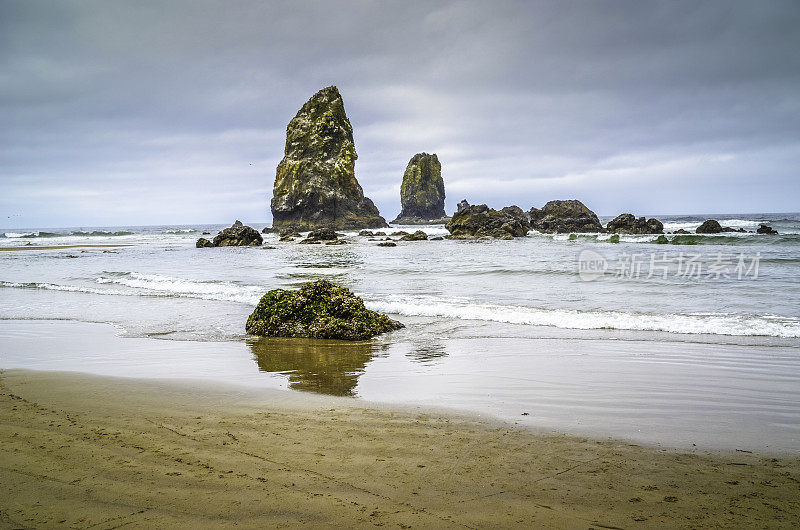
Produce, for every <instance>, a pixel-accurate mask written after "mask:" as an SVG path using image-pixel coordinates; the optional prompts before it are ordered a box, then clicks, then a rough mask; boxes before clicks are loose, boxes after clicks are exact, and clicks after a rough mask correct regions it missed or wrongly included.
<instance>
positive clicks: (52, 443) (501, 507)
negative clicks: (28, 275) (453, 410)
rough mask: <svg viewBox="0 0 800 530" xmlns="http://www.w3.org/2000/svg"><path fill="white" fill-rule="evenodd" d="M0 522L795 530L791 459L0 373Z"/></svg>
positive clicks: (173, 385)
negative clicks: (0, 452) (755, 529)
mask: <svg viewBox="0 0 800 530" xmlns="http://www.w3.org/2000/svg"><path fill="white" fill-rule="evenodd" d="M0 385H1V386H2V391H1V392H0V401H2V406H0V414H2V422H0V440H2V445H3V447H4V448H5V451H4V452H5V456H4V462H3V465H2V466H0V476H2V480H1V481H0V482H1V483H2V490H3V492H2V495H1V496H0V498H2V499H4V500H3V501H2V506H0V523H2V524H3V525H4V526H32V527H47V526H53V525H55V524H58V523H62V524H67V525H70V526H83V527H85V526H91V525H98V527H101V528H110V527H114V526H117V525H120V524H129V525H131V526H133V527H145V526H150V527H152V526H168V525H169V526H175V525H178V526H189V525H194V526H198V525H199V526H202V527H226V526H233V525H237V526H240V527H256V526H262V527H263V526H264V525H269V526H281V525H292V526H310V527H321V526H350V527H354V526H355V527H362V526H373V525H376V524H382V525H388V526H397V525H400V526H405V527H408V526H415V527H438V528H448V527H467V528H476V527H486V526H528V527H531V526H537V527H549V526H552V527H568V528H572V527H581V528H587V527H588V528H591V527H606V528H609V527H612V528H613V527H619V528H629V527H635V528H656V527H672V528H680V527H693V528H700V527H715V528H719V527H731V528H734V527H742V526H763V527H771V528H782V527H783V528H791V527H796V525H797V524H798V522H800V502H798V501H797V489H798V483H800V482H799V481H800V458H798V457H797V456H796V455H795V456H791V455H787V456H781V457H774V456H765V455H759V454H754V453H749V452H715V453H708V454H685V453H681V452H678V451H673V450H662V449H657V448H646V447H641V446H637V445H634V444H630V443H625V442H619V441H609V440H601V439H591V438H584V437H576V436H567V435H560V434H541V433H534V432H531V431H529V430H523V429H514V428H513V427H509V426H502V425H498V424H497V423H496V422H487V421H483V420H481V419H479V418H477V417H469V416H466V415H457V414H447V415H445V414H443V413H441V412H439V411H423V410H411V409H406V410H400V409H396V408H392V407H374V406H371V405H365V404H364V403H363V402H361V401H357V400H353V399H347V398H337V397H326V396H316V395H308V394H300V393H297V392H285V391H279V390H254V389H244V388H234V387H233V386H226V385H213V384H205V383H198V382H187V381H183V382H176V381H154V380H135V379H121V378H110V377H99V376H90V375H85V374H78V373H59V372H38V371H26V370H3V371H2V372H0Z"/></svg>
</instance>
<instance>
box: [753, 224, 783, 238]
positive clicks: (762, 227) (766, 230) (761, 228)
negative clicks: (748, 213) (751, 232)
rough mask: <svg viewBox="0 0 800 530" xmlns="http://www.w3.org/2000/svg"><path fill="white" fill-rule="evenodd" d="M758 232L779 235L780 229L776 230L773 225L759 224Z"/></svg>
mask: <svg viewBox="0 0 800 530" xmlns="http://www.w3.org/2000/svg"><path fill="white" fill-rule="evenodd" d="M756 233H758V234H770V235H773V236H777V235H778V231H777V230H774V229H773V228H772V227H771V226H768V225H758V228H757V229H756Z"/></svg>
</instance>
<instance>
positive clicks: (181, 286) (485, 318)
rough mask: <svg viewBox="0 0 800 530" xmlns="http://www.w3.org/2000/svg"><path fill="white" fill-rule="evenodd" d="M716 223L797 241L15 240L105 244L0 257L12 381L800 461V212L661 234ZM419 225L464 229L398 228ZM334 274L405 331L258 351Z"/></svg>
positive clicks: (671, 219)
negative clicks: (309, 284) (139, 389)
mask: <svg viewBox="0 0 800 530" xmlns="http://www.w3.org/2000/svg"><path fill="white" fill-rule="evenodd" d="M708 218H715V219H718V220H719V221H720V222H721V224H722V225H723V226H730V227H732V228H737V229H738V228H743V229H745V230H751V231H752V230H755V229H756V228H757V227H758V226H759V224H762V223H763V224H768V225H770V226H771V227H772V228H774V229H775V230H777V231H778V232H779V235H761V234H754V233H738V232H727V233H723V234H718V235H694V234H692V235H681V236H676V235H672V234H666V237H667V239H668V241H669V242H668V243H667V244H658V243H656V238H657V236H655V235H622V236H621V237H620V241H619V243H612V242H610V241H609V235H607V234H578V235H575V236H570V235H569V234H555V235H553V234H539V233H536V232H531V233H530V234H529V235H528V236H527V237H524V238H518V239H516V240H512V241H500V240H491V241H489V240H479V241H449V240H444V241H420V242H398V246H397V247H394V248H383V247H378V246H377V242H376V241H369V240H368V238H366V237H360V236H358V235H357V233H356V232H344V233H345V234H346V239H347V240H348V242H349V243H350V244H348V245H341V246H326V245H299V244H297V242H279V241H278V237H277V236H276V235H274V234H266V235H265V236H264V239H265V241H264V245H263V246H262V247H260V248H207V249H196V248H195V247H194V242H195V241H196V239H197V238H198V237H200V236H201V235H202V234H203V233H204V232H210V233H211V235H212V236H213V235H214V234H216V233H217V231H219V230H220V229H222V228H224V226H223V225H180V226H178V225H166V226H126V227H76V228H30V229H13V230H12V229H5V230H4V229H0V233H2V236H0V246H1V247H35V246H67V247H69V246H72V245H98V246H94V247H84V248H78V247H76V248H63V249H51V250H39V251H32V250H28V251H6V252H0V301H2V303H1V304H0V319H2V320H1V321H0V347H2V350H0V368H35V369H56V370H72V371H86V372H90V373H99V374H104V375H115V376H136V377H170V378H188V379H210V380H217V381H224V382H234V383H241V384H246V385H256V386H268V387H276V388H286V389H293V390H300V391H312V392H320V393H327V394H335V395H345V396H352V397H354V398H360V399H364V400H369V401H377V402H388V403H395V404H406V405H415V406H416V405H425V406H430V405H433V406H442V407H447V408H453V409H458V410H464V411H469V412H473V413H478V414H482V415H486V416H489V417H493V418H497V419H499V420H502V421H506V422H513V423H517V424H518V425H521V426H524V427H531V428H537V429H545V430H559V431H563V432H572V433H580V434H591V435H597V434H600V435H607V436H614V437H623V438H628V439H632V440H636V441H640V442H644V443H663V444H666V445H670V446H681V447H683V446H691V444H697V445H700V446H709V447H720V446H724V447H733V448H739V447H750V448H756V449H761V450H763V449H765V448H767V449H774V450H800V281H798V273H800V214H794V213H793V214H746V215H745V214H734V215H711V216H708V215H702V216H663V217H659V219H661V220H662V221H663V222H664V229H665V232H673V231H676V230H678V229H681V228H682V229H685V230H689V231H691V232H693V231H694V229H695V228H696V227H697V226H698V225H699V224H700V223H701V222H702V221H703V220H705V219H708ZM607 220H608V218H605V219H601V221H602V222H603V223H604V224H605V222H606V221H607ZM252 226H253V227H255V228H257V229H259V230H260V229H261V228H262V227H263V226H264V225H263V224H257V223H255V224H252ZM420 228H421V229H422V230H424V231H425V232H426V233H427V234H428V235H429V236H437V235H445V234H446V233H447V231H446V230H445V229H444V228H443V227H442V226H425V227H401V226H398V227H393V228H392V229H391V230H387V232H390V231H393V230H400V229H404V230H407V231H414V230H417V229H420ZM102 245H119V246H102ZM323 278H324V279H328V280H332V281H335V282H338V283H341V284H343V285H345V286H347V287H349V288H350V289H352V290H353V291H354V292H355V293H356V294H358V295H359V296H361V297H363V298H364V300H365V302H366V305H367V307H369V308H371V309H374V310H377V311H381V312H384V313H388V314H389V315H390V316H392V318H395V319H398V320H400V321H402V322H404V323H405V324H406V328H405V329H403V330H400V331H397V332H394V333H390V334H386V335H382V336H380V337H377V338H376V339H374V340H372V341H367V342H365V343H357V344H355V345H352V344H351V345H342V344H340V343H335V342H334V343H331V342H330V341H286V340H282V339H272V340H264V339H262V340H256V339H254V338H253V337H247V336H246V334H245V332H244V322H245V320H246V319H247V316H248V315H249V314H250V312H251V311H252V310H253V308H254V306H255V304H256V303H257V302H258V300H259V299H260V297H261V296H262V295H263V294H264V293H265V292H267V291H268V290H270V289H274V288H278V287H281V288H293V287H296V286H298V285H299V284H301V283H303V282H306V281H313V280H317V279H323ZM109 325H110V326H109ZM112 326H113V327H112ZM67 338H69V340H67ZM88 338H91V340H90V339H88ZM126 341H127V342H126ZM78 344H79V345H80V348H79V347H77V346H76V345H78ZM98 345H104V346H103V349H101V350H98V351H93V348H94V349H95V350H97V348H98V347H99V346H98ZM134 345H135V346H134ZM121 352H127V353H124V354H123V353H121Z"/></svg>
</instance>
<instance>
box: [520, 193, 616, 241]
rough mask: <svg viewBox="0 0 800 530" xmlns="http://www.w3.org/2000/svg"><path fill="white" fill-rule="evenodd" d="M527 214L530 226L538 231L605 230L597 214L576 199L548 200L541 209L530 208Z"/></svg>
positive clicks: (560, 232) (563, 232)
mask: <svg viewBox="0 0 800 530" xmlns="http://www.w3.org/2000/svg"><path fill="white" fill-rule="evenodd" d="M528 216H529V217H530V220H531V228H533V229H534V230H538V231H539V232H545V233H559V234H566V233H569V232H578V233H580V232H583V233H585V232H605V229H604V228H603V225H601V224H600V219H598V218H597V214H595V213H594V212H593V211H591V210H590V209H589V208H587V207H586V206H585V205H584V204H583V203H582V202H581V201H578V200H568V201H550V202H548V203H547V204H545V205H544V206H543V207H542V209H541V210H540V209H539V208H531V209H530V211H529V212H528Z"/></svg>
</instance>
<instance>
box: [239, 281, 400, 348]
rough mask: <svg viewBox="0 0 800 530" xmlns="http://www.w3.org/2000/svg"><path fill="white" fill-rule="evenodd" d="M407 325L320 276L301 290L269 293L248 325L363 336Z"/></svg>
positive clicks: (277, 332) (262, 331) (270, 332)
mask: <svg viewBox="0 0 800 530" xmlns="http://www.w3.org/2000/svg"><path fill="white" fill-rule="evenodd" d="M402 327H404V326H403V324H401V323H400V322H397V321H396V320H392V319H390V318H389V317H387V316H386V315H382V314H380V313H377V312H375V311H371V310H369V309H367V308H365V307H364V301H363V300H361V299H360V298H359V297H357V296H356V295H354V294H353V293H352V292H350V290H349V289H347V288H346V287H343V286H341V285H337V284H335V283H332V282H329V281H327V280H319V281H316V282H310V283H305V284H303V285H302V286H301V287H300V289H299V290H297V291H289V290H286V289H274V290H272V291H269V292H268V293H267V294H265V295H264V296H263V297H262V298H261V301H260V302H259V303H258V306H257V307H256V309H255V311H253V313H252V314H251V315H250V317H249V318H248V319H247V324H246V325H245V329H246V330H247V332H248V333H251V334H253V335H262V336H266V337H309V338H315V339H342V340H363V339H368V338H370V337H374V336H375V335H379V334H381V333H385V332H387V331H393V330H396V329H400V328H402Z"/></svg>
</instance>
